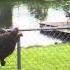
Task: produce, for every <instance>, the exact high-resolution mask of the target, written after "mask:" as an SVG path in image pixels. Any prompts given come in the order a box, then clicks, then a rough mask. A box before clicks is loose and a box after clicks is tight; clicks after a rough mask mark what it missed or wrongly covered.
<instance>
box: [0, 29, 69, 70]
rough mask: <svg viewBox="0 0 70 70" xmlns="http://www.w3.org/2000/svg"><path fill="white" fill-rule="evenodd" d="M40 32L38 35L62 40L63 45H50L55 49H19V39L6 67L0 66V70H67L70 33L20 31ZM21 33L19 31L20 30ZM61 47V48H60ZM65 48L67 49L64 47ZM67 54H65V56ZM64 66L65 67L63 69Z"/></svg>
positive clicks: (7, 60)
mask: <svg viewBox="0 0 70 70" xmlns="http://www.w3.org/2000/svg"><path fill="white" fill-rule="evenodd" d="M34 30H41V31H40V33H42V34H44V35H47V36H50V37H52V38H57V39H60V40H62V42H63V43H64V44H59V45H52V46H56V47H52V46H51V47H50V48H49V47H47V46H37V45H36V46H34V47H32V48H21V46H20V39H19V41H18V42H17V48H16V49H15V50H14V52H13V54H12V55H10V56H9V57H7V58H6V59H5V60H6V65H5V66H3V67H2V66H0V69H1V70H9V69H10V70H33V69H34V70H69V69H70V67H69V66H70V59H69V57H70V56H69V53H70V52H69V51H70V48H69V45H70V44H69V43H66V42H69V41H70V33H67V32H62V31H58V30H52V31H51V30H48V29H32V30H22V31H34ZM20 31H21V30H20ZM61 46H62V47H61ZM66 46H67V47H66ZM66 53H67V54H66ZM65 66H66V67H65Z"/></svg>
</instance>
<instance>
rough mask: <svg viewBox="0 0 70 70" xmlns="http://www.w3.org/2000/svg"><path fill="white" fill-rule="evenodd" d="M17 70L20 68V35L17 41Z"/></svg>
mask: <svg viewBox="0 0 70 70" xmlns="http://www.w3.org/2000/svg"><path fill="white" fill-rule="evenodd" d="M17 70H21V47H20V37H19V39H18V42H17Z"/></svg>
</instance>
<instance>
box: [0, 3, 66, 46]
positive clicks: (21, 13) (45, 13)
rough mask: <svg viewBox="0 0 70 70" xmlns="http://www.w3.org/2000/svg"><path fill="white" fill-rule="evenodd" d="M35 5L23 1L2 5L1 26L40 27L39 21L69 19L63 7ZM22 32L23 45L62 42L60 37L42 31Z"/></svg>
mask: <svg viewBox="0 0 70 70" xmlns="http://www.w3.org/2000/svg"><path fill="white" fill-rule="evenodd" d="M34 5H35V3H34ZM34 5H33V4H31V5H30V3H28V5H27V4H23V3H20V4H15V5H13V6H10V5H8V4H7V5H6V6H4V5H2V7H1V13H0V27H3V28H10V27H12V28H15V27H18V28H19V29H31V28H40V24H39V23H47V22H62V21H65V22H66V21H67V18H66V17H65V12H64V11H63V9H62V8H60V9H59V8H58V9H53V8H51V7H49V8H48V9H46V8H39V6H38V7H36V5H35V7H34ZM22 33H23V37H21V46H23V47H27V46H30V45H50V44H54V43H55V42H58V43H61V42H62V41H61V40H59V39H55V38H52V37H49V36H47V35H43V34H41V33H40V31H30V32H28V31H26V32H25V31H24V32H22Z"/></svg>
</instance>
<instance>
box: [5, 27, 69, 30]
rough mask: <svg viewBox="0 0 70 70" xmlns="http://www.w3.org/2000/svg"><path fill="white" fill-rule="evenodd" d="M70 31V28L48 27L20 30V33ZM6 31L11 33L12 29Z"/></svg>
mask: <svg viewBox="0 0 70 70" xmlns="http://www.w3.org/2000/svg"><path fill="white" fill-rule="evenodd" d="M66 29H67V30H70V27H47V28H35V29H32V28H31V29H19V31H40V30H46V31H52V30H66ZM6 31H11V29H6Z"/></svg>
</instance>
